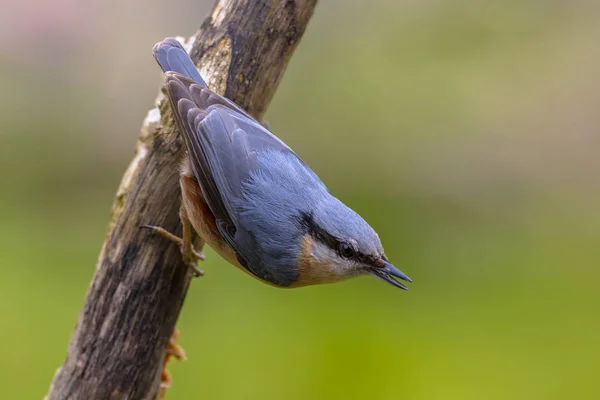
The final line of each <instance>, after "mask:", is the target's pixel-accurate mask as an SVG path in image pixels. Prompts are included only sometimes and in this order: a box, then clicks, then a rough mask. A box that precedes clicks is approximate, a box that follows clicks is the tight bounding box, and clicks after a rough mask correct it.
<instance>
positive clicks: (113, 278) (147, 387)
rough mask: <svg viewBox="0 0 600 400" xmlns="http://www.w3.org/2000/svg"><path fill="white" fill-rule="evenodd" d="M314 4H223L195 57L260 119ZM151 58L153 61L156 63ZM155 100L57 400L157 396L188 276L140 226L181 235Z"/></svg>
mask: <svg viewBox="0 0 600 400" xmlns="http://www.w3.org/2000/svg"><path fill="white" fill-rule="evenodd" d="M315 4H316V0H276V1H273V0H271V1H266V0H265V1H261V0H220V1H218V2H217V4H216V5H215V7H214V9H213V11H212V12H211V14H210V16H209V17H208V18H207V19H206V21H205V22H204V23H203V24H202V26H201V28H200V30H199V31H198V32H197V33H196V35H194V36H192V37H191V38H190V39H189V41H188V43H189V44H190V45H191V51H190V54H191V56H192V59H193V60H194V62H196V64H197V65H199V66H200V72H201V74H202V76H203V77H204V78H205V79H206V81H207V83H208V85H209V87H211V88H212V89H213V90H215V91H217V92H219V93H221V94H223V93H224V94H225V95H226V96H227V97H229V98H230V99H232V100H233V101H235V102H236V103H237V104H239V105H240V106H242V107H243V108H245V109H246V110H248V112H249V113H250V114H252V115H254V116H255V117H256V118H258V119H260V118H262V116H263V114H264V112H265V110H266V108H267V106H268V104H269V101H270V100H271V98H272V97H273V94H274V92H275V90H276V88H277V85H278V84H279V81H280V79H281V77H282V75H283V72H284V70H285V67H286V65H287V63H288V61H289V59H290V57H291V55H292V53H293V51H294V48H295V47H296V45H297V44H298V41H299V40H300V38H301V36H302V34H303V32H304V30H305V28H306V25H307V23H308V21H309V19H310V17H311V15H312V12H313V9H314V7H315ZM148 50H149V54H150V49H148ZM148 62H154V61H153V60H152V58H151V57H149V59H148ZM157 70H158V66H157ZM156 104H157V108H155V109H153V110H150V111H149V112H148V116H147V118H146V120H145V121H144V125H143V127H142V131H141V135H140V138H139V141H138V144H137V149H136V154H135V157H134V159H133V160H132V162H131V164H130V165H129V167H128V169H127V171H126V172H125V175H124V176H123V180H122V182H121V185H120V187H119V189H118V192H117V196H116V199H115V202H114V205H113V211H112V216H111V220H110V224H109V230H108V234H107V237H106V240H105V242H104V245H103V247H102V251H101V252H100V256H99V258H98V262H97V266H96V272H95V275H94V278H93V280H92V283H91V286H90V288H89V291H88V294H87V297H86V300H85V304H84V306H83V308H82V310H81V312H80V314H79V318H78V320H77V324H76V326H75V331H74V332H73V335H72V337H71V341H70V343H69V348H68V353H67V358H66V360H65V361H64V363H63V364H62V366H61V367H60V368H59V369H58V371H57V372H56V375H55V377H54V380H53V382H52V384H51V386H50V391H49V393H48V399H50V400H59V399H60V400H62V399H78V400H79V399H153V398H155V397H156V394H157V392H158V387H159V383H160V374H161V369H162V363H163V360H164V357H165V349H166V346H167V343H168V341H169V338H170V336H171V333H172V332H173V329H174V327H175V322H176V321H177V317H178V315H179V312H180V310H181V307H182V305H183V301H184V299H185V295H186V292H187V289H188V286H189V284H190V280H191V277H190V274H189V272H188V269H187V268H186V267H185V266H184V265H183V263H182V259H181V254H180V252H179V248H178V247H177V245H175V244H173V243H171V242H169V241H168V240H166V239H164V238H162V237H161V236H159V235H155V234H152V233H151V232H150V231H148V230H145V229H140V226H141V225H144V224H152V225H158V226H162V227H164V228H166V229H167V230H169V231H170V232H174V233H177V234H180V233H181V227H180V223H179V217H178V210H179V206H180V190H179V185H178V167H179V162H180V160H181V157H182V150H183V146H182V141H181V138H180V135H179V134H178V132H177V130H176V127H175V123H174V121H173V118H172V115H171V110H170V109H169V105H168V101H166V100H165V97H164V95H162V94H160V95H159V96H158V98H157V100H156ZM206 283H208V282H206ZM207 362H208V361H207Z"/></svg>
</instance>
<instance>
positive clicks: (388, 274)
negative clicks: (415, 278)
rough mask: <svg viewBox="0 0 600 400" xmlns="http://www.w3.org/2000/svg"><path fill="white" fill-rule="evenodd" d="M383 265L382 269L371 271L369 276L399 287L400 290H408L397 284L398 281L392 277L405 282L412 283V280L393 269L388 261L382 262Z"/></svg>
mask: <svg viewBox="0 0 600 400" xmlns="http://www.w3.org/2000/svg"><path fill="white" fill-rule="evenodd" d="M383 263H384V267H383V268H377V269H372V270H371V275H373V276H374V277H376V278H379V279H381V280H384V281H386V282H388V283H391V284H392V285H394V286H396V287H399V288H400V289H404V290H408V288H407V287H406V286H404V285H403V284H402V283H400V282H398V280H397V279H394V278H393V277H394V276H395V277H396V278H400V279H402V280H403V281H406V282H412V280H411V279H410V278H409V277H408V276H407V275H406V274H405V273H404V272H402V271H400V270H399V269H398V268H396V267H394V266H393V265H392V264H391V263H390V262H389V261H387V260H383Z"/></svg>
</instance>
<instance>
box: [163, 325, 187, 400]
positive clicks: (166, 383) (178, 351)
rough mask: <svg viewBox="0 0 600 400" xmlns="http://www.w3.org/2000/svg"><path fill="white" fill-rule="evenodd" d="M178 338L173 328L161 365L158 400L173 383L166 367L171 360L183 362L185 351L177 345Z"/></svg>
mask: <svg viewBox="0 0 600 400" xmlns="http://www.w3.org/2000/svg"><path fill="white" fill-rule="evenodd" d="M178 337H179V330H178V329H177V328H175V329H174V330H173V334H172V335H171V338H170V339H169V343H168V344H167V350H166V352H165V361H164V363H163V370H162V373H161V376H160V389H159V393H158V397H157V399H158V400H162V399H164V397H165V394H166V391H167V389H168V388H170V387H171V384H172V383H173V378H172V377H171V373H170V372H169V371H168V370H167V365H168V364H169V362H170V361H171V359H172V358H175V359H176V360H185V359H186V356H185V351H183V347H181V346H180V345H178V344H177V338H178Z"/></svg>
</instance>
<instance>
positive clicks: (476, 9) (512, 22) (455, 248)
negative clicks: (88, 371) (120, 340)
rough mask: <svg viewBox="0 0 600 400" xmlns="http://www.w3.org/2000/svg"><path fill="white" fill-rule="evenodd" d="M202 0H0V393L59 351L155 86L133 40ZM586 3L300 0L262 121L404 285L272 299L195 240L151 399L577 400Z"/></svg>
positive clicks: (588, 305) (590, 184) (590, 68)
mask: <svg viewBox="0 0 600 400" xmlns="http://www.w3.org/2000/svg"><path fill="white" fill-rule="evenodd" d="M210 3H211V2H209V1H204V2H197V1H194V2H192V1H191V0H187V1H182V2H181V5H180V6H178V7H174V6H173V5H169V4H170V3H160V4H159V3H158V2H150V3H149V2H142V1H141V0H135V1H133V0H132V1H129V2H127V3H126V5H125V6H123V8H122V10H121V11H120V12H119V13H118V14H119V15H115V13H114V10H115V8H116V7H117V4H116V3H115V4H113V2H110V1H109V2H105V3H102V4H99V3H97V2H90V3H89V4H88V3H85V2H72V1H67V0H63V1H60V2H56V3H53V5H52V7H46V6H43V5H42V3H41V2H40V3H39V4H38V3H37V2H36V0H28V1H26V2H24V3H23V4H25V5H22V4H21V3H20V4H21V5H18V4H12V5H10V6H9V14H8V15H11V14H10V12H11V9H10V7H13V9H12V12H13V14H12V16H13V17H14V18H12V21H9V22H8V23H7V24H3V25H2V28H1V29H2V40H0V50H1V51H2V58H1V62H2V64H0V72H1V74H0V82H1V84H2V87H3V88H4V89H3V90H2V91H1V92H0V113H1V114H0V170H1V171H2V173H1V174H0V221H1V222H2V229H0V266H1V268H0V317H1V320H2V327H3V329H1V330H0V339H1V340H2V342H3V343H4V346H3V351H2V354H3V357H2V362H0V382H1V383H2V387H3V394H4V397H6V398H9V399H17V398H18V399H33V398H41V397H42V396H43V394H44V393H45V392H46V390H47V388H48V385H49V383H50V380H51V377H52V374H53V373H54V371H55V369H56V368H57V367H58V366H59V365H60V363H61V362H62V361H63V358H64V356H65V350H66V347H67V343H68V338H69V335H70V333H71V331H72V329H73V327H74V324H75V321H76V318H77V313H78V311H79V309H80V307H81V305H82V301H83V299H84V296H85V292H86V290H87V287H88V284H89V281H90V278H91V276H92V274H93V271H94V262H95V258H96V257H97V254H98V252H99V250H100V246H101V243H102V240H103V237H104V233H105V229H106V224H107V221H108V215H109V210H110V204H111V201H112V196H113V194H114V191H115V189H116V188H117V185H118V182H119V179H120V176H121V174H122V172H123V171H124V168H125V166H126V165H127V163H128V161H129V158H130V156H131V154H132V152H133V146H134V143H135V140H136V135H137V130H138V129H139V126H140V124H141V121H142V118H143V116H144V113H145V112H146V110H147V109H148V108H149V106H150V105H151V102H152V99H153V96H154V95H155V94H156V88H157V85H158V83H159V76H160V75H159V71H158V68H157V67H156V65H155V64H154V61H153V60H152V57H151V56H150V49H151V47H152V45H153V43H154V42H156V41H158V40H160V39H162V38H163V37H165V36H172V35H186V34H191V33H192V32H194V31H195V29H196V26H198V25H199V21H200V20H201V19H202V16H203V15H205V14H206V13H207V11H208V10H209V9H210V6H211V4H210ZM150 4H153V6H151V5H150ZM32 5H36V7H31V6H32ZM28 7H29V8H28ZM119 7H121V6H119ZM167 7H168V8H167ZM141 10H144V18H139V13H140V12H141ZM599 12H600V6H599V5H598V4H596V3H594V2H587V1H565V0H553V1H541V0H539V1H534V0H526V1H505V2H487V1H483V2H481V1H475V0H457V1H453V2H447V1H441V0H427V1H413V0H403V1H398V2H386V1H384V0H374V1H370V2H366V3H365V2H360V1H342V0H327V1H322V2H321V4H320V5H319V8H318V9H317V12H316V14H315V16H314V19H313V21H312V22H311V25H310V26H309V29H308V30H307V32H306V35H305V38H304V39H303V41H302V44H301V45H300V46H299V48H298V50H297V53H296V55H295V56H294V58H293V60H292V62H291V63H290V66H289V69H288V72H287V73H286V75H285V78H284V81H283V82H282V84H281V86H280V89H279V91H278V93H277V95H276V96H275V99H274V101H273V103H272V106H271V108H270V110H269V113H268V115H267V119H268V120H269V122H270V124H271V126H272V127H273V129H274V131H275V132H276V133H277V134H278V135H279V136H280V137H281V138H282V139H284V140H285V141H286V142H287V143H288V144H290V145H291V146H292V147H293V148H294V149H295V150H296V151H297V152H298V153H299V154H300V155H301V156H302V157H303V158H304V159H305V160H306V161H307V162H308V164H309V165H311V166H312V167H313V169H315V171H317V173H319V174H320V175H321V177H322V178H323V179H324V181H325V182H326V183H327V184H328V185H329V187H330V189H331V190H332V191H333V192H334V193H335V194H336V195H337V196H338V197H340V198H341V199H343V200H344V201H345V202H347V203H348V204H349V205H350V206H352V207H353V208H355V209H356V210H357V211H359V212H360V213H361V214H362V215H363V216H364V217H365V218H366V219H367V220H368V221H369V222H371V224H372V225H373V226H374V227H375V228H376V229H377V230H378V231H379V233H380V236H381V237H382V239H383V241H384V245H385V246H386V249H387V253H388V256H389V257H390V258H391V259H392V260H393V261H394V262H395V263H396V264H397V265H398V266H399V267H400V268H401V269H402V270H404V271H405V272H407V273H408V274H409V275H410V276H411V277H412V278H413V280H414V284H413V285H412V286H411V291H410V292H409V293H404V292H400V291H398V290H396V289H394V288H392V287H391V286H386V285H384V284H383V283H382V282H380V281H377V280H374V279H370V278H361V279H356V280H354V281H349V282H345V283H342V284H337V285H331V286H322V287H312V288H305V289H298V290H291V291H285V290H276V289H273V288H271V287H267V286H265V285H261V284H260V283H258V282H255V281H253V280H251V279H248V277H247V276H246V275H245V274H242V273H240V272H239V271H237V270H235V269H234V268H232V267H230V266H229V265H226V264H225V263H224V262H223V261H221V260H220V259H219V258H217V257H216V256H215V255H214V253H213V252H212V251H210V250H209V251H208V261H206V263H205V265H204V267H203V268H204V269H205V270H206V271H207V274H206V277H204V278H202V279H198V280H196V281H195V282H194V284H193V286H192V288H191V290H190V292H189V294H188V298H187V301H186V306H185V308H184V311H183V314H182V315H181V318H180V321H179V324H178V326H179V328H180V330H181V336H180V341H181V343H182V344H183V346H184V347H185V349H186V351H187V354H188V357H189V360H188V361H186V362H183V363H175V364H173V365H172V367H171V371H172V372H173V376H174V386H173V388H172V389H171V390H170V391H169V393H168V398H169V399H193V398H210V399H259V398H260V399H280V398H285V399H302V400H305V399H331V398H333V399H338V398H339V399H342V398H344V399H382V400H384V399H385V400H387V399H397V398H407V399H481V398H485V399H506V398H509V399H528V400H530V399H565V398H581V399H592V398H598V397H599V396H600V383H598V380H597V377H598V375H599V373H600V360H599V358H598V354H599V352H600V341H598V339H597V336H598V332H599V330H600V316H599V313H598V310H599V307H600V298H599V296H598V294H597V293H598V289H597V282H598V279H600V272H599V271H600V270H599V269H598V266H599V265H600V246H599V245H598V243H599V239H600V217H599V215H600V214H599V213H598V211H597V207H598V204H599V202H600V179H599V177H600V175H599V172H598V171H599V170H600V169H599V167H600V165H599V163H600V162H599V160H600V157H598V154H597V153H598V151H599V150H598V149H599V145H600V131H599V128H598V127H599V126H600V114H599V113H598V112H597V109H598V104H600V81H599V80H598V79H597V71H598V70H599V69H600V52H599V51H598V38H599V37H600V36H599V34H600V23H599V17H598V16H599V15H600V14H599ZM42 13H43V18H42ZM165 15H169V16H170V17H169V18H165ZM107 26H114V29H111V30H110V31H106V29H104V28H105V27H107ZM8 35H10V36H8ZM9 37H13V38H15V39H11V40H6V39H8V38H9ZM16 38H18V39H16ZM174 196H178V194H177V193H174Z"/></svg>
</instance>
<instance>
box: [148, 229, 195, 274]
mask: <svg viewBox="0 0 600 400" xmlns="http://www.w3.org/2000/svg"><path fill="white" fill-rule="evenodd" d="M142 228H147V229H150V230H151V231H153V232H155V233H158V234H159V235H161V236H162V237H164V238H167V239H169V240H170V241H172V242H175V243H177V245H178V246H179V249H180V250H181V255H182V257H183V261H184V262H185V264H186V265H187V266H189V267H190V270H191V271H192V274H193V275H194V276H202V275H204V271H202V270H201V269H200V268H198V261H204V259H205V258H206V256H205V255H204V253H202V252H201V251H197V250H196V249H194V246H193V245H192V241H191V239H190V238H188V239H187V240H186V239H185V236H186V235H185V229H184V235H183V236H184V237H183V238H180V237H178V236H176V235H173V234H172V233H171V232H169V231H167V230H166V229H164V228H161V227H160V226H154V225H142Z"/></svg>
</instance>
